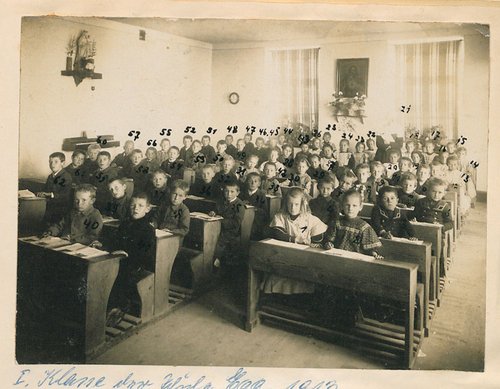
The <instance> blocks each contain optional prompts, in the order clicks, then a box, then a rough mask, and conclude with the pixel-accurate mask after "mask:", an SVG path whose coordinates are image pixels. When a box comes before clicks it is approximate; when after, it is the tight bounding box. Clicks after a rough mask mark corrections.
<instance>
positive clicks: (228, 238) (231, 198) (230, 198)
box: [209, 178, 245, 275]
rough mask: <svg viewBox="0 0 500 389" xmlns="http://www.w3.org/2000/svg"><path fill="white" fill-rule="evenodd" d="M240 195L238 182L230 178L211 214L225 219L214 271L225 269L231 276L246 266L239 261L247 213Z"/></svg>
mask: <svg viewBox="0 0 500 389" xmlns="http://www.w3.org/2000/svg"><path fill="white" fill-rule="evenodd" d="M239 194H240V186H239V183H238V181H237V180H236V179H231V178H229V179H228V180H227V181H225V182H223V183H222V196H220V197H219V198H218V199H217V200H216V202H215V212H213V211H212V212H210V213H209V215H210V216H215V215H216V214H217V215H220V216H222V218H223V219H222V220H221V232H220V235H219V240H218V241H217V246H216V249H215V254H214V258H215V260H214V264H213V266H214V271H218V270H219V269H220V268H223V270H225V271H228V273H229V275H231V273H233V274H234V275H236V271H238V270H242V268H243V267H244V265H245V264H244V263H242V262H241V260H239V258H241V244H240V235H241V222H242V221H243V213H244V211H245V204H244V203H243V201H242V200H241V199H240V198H239V197H238V195H239ZM231 269H232V271H231Z"/></svg>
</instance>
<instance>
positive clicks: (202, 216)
mask: <svg viewBox="0 0 500 389" xmlns="http://www.w3.org/2000/svg"><path fill="white" fill-rule="evenodd" d="M190 216H191V217H192V218H195V219H201V220H208V221H214V220H222V219H224V218H223V217H222V216H217V215H216V216H209V215H207V214H206V213H203V212H191V213H190Z"/></svg>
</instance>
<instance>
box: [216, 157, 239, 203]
mask: <svg viewBox="0 0 500 389" xmlns="http://www.w3.org/2000/svg"><path fill="white" fill-rule="evenodd" d="M220 165H221V169H220V171H218V172H217V174H215V177H214V179H213V181H214V185H215V186H214V190H215V193H216V194H215V196H216V198H218V197H221V196H222V191H223V189H224V183H225V182H227V181H234V180H238V177H237V176H236V174H235V173H234V172H233V168H234V159H233V157H231V156H230V155H227V156H226V158H224V160H223V161H222V162H221V164H220Z"/></svg>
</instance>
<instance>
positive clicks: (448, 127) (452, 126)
mask: <svg viewBox="0 0 500 389" xmlns="http://www.w3.org/2000/svg"><path fill="white" fill-rule="evenodd" d="M460 44H461V41H460V40H453V41H444V42H430V43H417V44H401V45H396V60H397V73H396V74H397V77H398V83H397V91H398V100H397V101H398V102H400V103H399V104H398V105H401V106H405V112H404V113H403V112H401V118H402V121H403V126H404V127H405V128H406V127H407V126H414V127H416V128H417V130H419V131H420V132H421V133H422V131H423V130H425V129H427V128H430V127H432V126H438V125H440V126H441V127H442V128H443V130H444V132H445V133H446V134H447V136H448V137H451V138H457V137H458V123H457V117H458V114H457V110H458V109H457V104H458V85H459V80H458V68H459V48H460ZM410 105H411V108H410V109H409V111H408V106H410ZM399 108H400V109H401V107H399ZM407 111H408V112H407Z"/></svg>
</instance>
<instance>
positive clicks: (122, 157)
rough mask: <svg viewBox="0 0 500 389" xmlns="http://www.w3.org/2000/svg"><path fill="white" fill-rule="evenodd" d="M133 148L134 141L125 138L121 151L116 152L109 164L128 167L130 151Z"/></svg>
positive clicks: (123, 167)
mask: <svg viewBox="0 0 500 389" xmlns="http://www.w3.org/2000/svg"><path fill="white" fill-rule="evenodd" d="M133 150H134V141H133V140H130V139H129V140H126V141H125V143H124V144H123V153H120V154H118V155H117V156H116V157H115V158H114V159H113V162H111V166H114V167H118V168H122V169H128V168H129V165H130V153H131V152H132V151H133Z"/></svg>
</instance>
